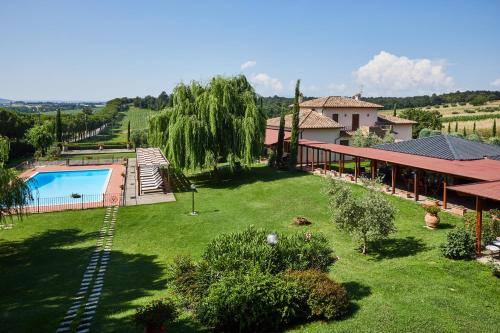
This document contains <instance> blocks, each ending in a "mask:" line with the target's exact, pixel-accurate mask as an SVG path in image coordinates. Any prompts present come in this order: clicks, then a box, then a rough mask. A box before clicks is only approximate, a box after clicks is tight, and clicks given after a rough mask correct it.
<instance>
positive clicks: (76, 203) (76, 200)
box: [25, 193, 125, 214]
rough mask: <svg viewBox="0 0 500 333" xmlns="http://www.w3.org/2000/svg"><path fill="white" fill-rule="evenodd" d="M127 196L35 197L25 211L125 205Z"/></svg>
mask: <svg viewBox="0 0 500 333" xmlns="http://www.w3.org/2000/svg"><path fill="white" fill-rule="evenodd" d="M124 205H125V196H123V195H122V194H121V193H105V194H79V195H77V196H75V197H73V196H65V197H51V198H39V197H36V196H35V197H34V198H33V200H31V201H30V202H28V205H27V206H26V207H25V212H26V213H28V214H30V213H47V212H57V211H62V210H75V209H88V208H98V207H107V206H124Z"/></svg>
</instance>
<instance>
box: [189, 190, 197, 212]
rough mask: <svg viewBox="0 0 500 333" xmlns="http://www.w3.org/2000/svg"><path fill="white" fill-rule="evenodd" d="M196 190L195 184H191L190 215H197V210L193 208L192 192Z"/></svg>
mask: <svg viewBox="0 0 500 333" xmlns="http://www.w3.org/2000/svg"><path fill="white" fill-rule="evenodd" d="M195 191H196V185H195V184H191V192H192V194H193V196H192V202H191V213H190V214H191V215H198V212H197V211H195V210H194V192H195Z"/></svg>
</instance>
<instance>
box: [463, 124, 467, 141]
mask: <svg viewBox="0 0 500 333" xmlns="http://www.w3.org/2000/svg"><path fill="white" fill-rule="evenodd" d="M463 134H464V138H465V137H466V136H467V130H466V129H465V126H464V133H463Z"/></svg>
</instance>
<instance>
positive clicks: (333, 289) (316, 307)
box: [286, 270, 349, 320]
mask: <svg viewBox="0 0 500 333" xmlns="http://www.w3.org/2000/svg"><path fill="white" fill-rule="evenodd" d="M286 277H287V278H288V279H290V280H291V281H294V282H297V283H298V285H299V286H300V287H301V288H303V289H304V294H306V295H307V300H306V303H307V307H308V316H309V317H314V318H323V319H327V320H330V319H338V318H341V317H343V316H345V315H346V314H347V312H348V309H349V297H348V296H347V291H346V290H345V288H344V287H343V286H342V285H340V284H338V283H337V282H335V281H333V280H331V279H330V278H329V277H328V275H327V274H325V273H323V272H320V271H317V270H307V271H292V272H288V273H286Z"/></svg>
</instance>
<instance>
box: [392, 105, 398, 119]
mask: <svg viewBox="0 0 500 333" xmlns="http://www.w3.org/2000/svg"><path fill="white" fill-rule="evenodd" d="M396 106H397V104H394V108H393V109H392V115H393V116H394V117H396V116H397V115H398V112H397V111H396Z"/></svg>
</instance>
